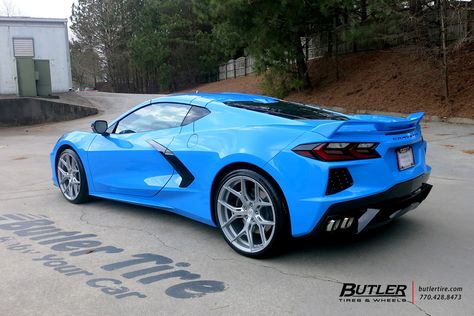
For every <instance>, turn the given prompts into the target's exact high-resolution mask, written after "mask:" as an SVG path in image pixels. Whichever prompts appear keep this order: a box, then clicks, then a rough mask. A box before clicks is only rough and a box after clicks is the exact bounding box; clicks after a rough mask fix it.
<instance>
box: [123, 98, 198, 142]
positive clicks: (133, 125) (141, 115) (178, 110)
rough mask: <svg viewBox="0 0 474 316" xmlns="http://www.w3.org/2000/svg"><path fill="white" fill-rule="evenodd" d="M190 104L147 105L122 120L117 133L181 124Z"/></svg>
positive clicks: (151, 129)
mask: <svg viewBox="0 0 474 316" xmlns="http://www.w3.org/2000/svg"><path fill="white" fill-rule="evenodd" d="M190 107H191V106H190V105H186V104H179V103H155V104H152V105H148V106H145V107H143V108H141V109H138V110H136V111H135V112H133V113H131V114H129V115H127V116H126V117H124V118H123V119H122V120H120V121H119V122H118V124H117V127H116V128H115V134H127V133H140V132H147V131H156V130H160V129H166V128H173V127H177V126H181V123H182V122H183V120H184V118H185V116H186V114H187V113H188V111H189V108H190Z"/></svg>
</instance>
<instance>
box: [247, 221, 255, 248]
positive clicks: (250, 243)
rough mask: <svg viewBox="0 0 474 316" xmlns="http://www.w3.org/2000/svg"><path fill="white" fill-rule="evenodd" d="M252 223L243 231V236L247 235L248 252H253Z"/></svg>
mask: <svg viewBox="0 0 474 316" xmlns="http://www.w3.org/2000/svg"><path fill="white" fill-rule="evenodd" d="M253 225H254V224H253V223H252V224H249V225H247V230H246V231H245V234H246V235H247V241H248V243H249V248H250V251H252V250H253V247H254V245H253V236H252V228H253Z"/></svg>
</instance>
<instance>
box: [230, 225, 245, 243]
mask: <svg viewBox="0 0 474 316" xmlns="http://www.w3.org/2000/svg"><path fill="white" fill-rule="evenodd" d="M248 225H249V224H248V222H245V225H244V227H243V228H242V230H241V231H240V232H239V233H238V234H237V235H235V236H234V238H232V240H231V241H230V242H234V241H236V240H237V238H240V237H242V236H243V235H244V234H245V232H246V231H247V226H248Z"/></svg>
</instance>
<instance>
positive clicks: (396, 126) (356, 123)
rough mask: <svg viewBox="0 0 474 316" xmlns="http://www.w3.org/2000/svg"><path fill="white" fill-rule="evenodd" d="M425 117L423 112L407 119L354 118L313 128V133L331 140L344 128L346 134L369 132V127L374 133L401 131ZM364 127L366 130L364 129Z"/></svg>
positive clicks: (413, 114) (412, 126)
mask: <svg viewBox="0 0 474 316" xmlns="http://www.w3.org/2000/svg"><path fill="white" fill-rule="evenodd" d="M424 116H425V113H423V112H417V113H412V114H409V115H408V116H407V117H406V118H398V117H397V118H395V117H394V118H389V119H388V117H380V118H373V119H370V120H368V119H362V118H359V117H357V116H353V117H351V118H350V119H349V120H347V121H337V122H330V123H325V124H321V125H319V126H317V127H315V128H313V129H312V131H313V132H315V133H319V134H321V135H323V136H325V137H327V138H331V137H332V136H334V135H335V134H336V133H337V132H338V131H340V130H341V129H342V128H344V132H362V131H365V132H367V127H370V128H371V130H374V131H399V130H405V129H411V128H414V127H416V126H417V125H418V124H420V121H421V120H422V119H423V117H424ZM363 126H365V127H366V128H363ZM351 127H353V128H351ZM358 127H359V128H358Z"/></svg>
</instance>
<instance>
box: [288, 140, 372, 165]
mask: <svg viewBox="0 0 474 316" xmlns="http://www.w3.org/2000/svg"><path fill="white" fill-rule="evenodd" d="M377 145H378V143H349V142H347V143H345V142H344V143H343V142H338V143H314V144H303V145H299V146H296V147H295V148H293V151H294V152H295V153H297V154H299V155H301V156H305V157H308V158H313V159H318V160H323V161H344V160H358V159H370V158H380V155H379V153H378V152H377V151H376V150H375V148H376V147H377Z"/></svg>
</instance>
